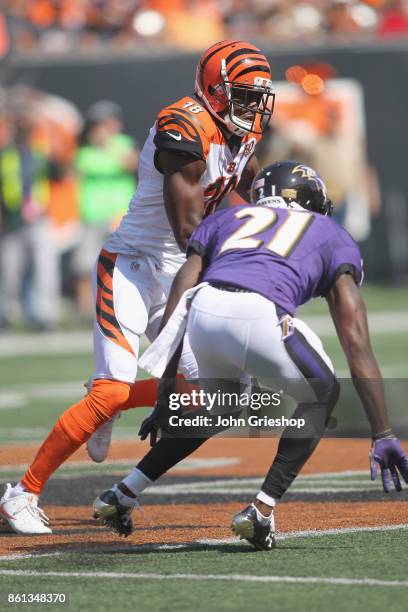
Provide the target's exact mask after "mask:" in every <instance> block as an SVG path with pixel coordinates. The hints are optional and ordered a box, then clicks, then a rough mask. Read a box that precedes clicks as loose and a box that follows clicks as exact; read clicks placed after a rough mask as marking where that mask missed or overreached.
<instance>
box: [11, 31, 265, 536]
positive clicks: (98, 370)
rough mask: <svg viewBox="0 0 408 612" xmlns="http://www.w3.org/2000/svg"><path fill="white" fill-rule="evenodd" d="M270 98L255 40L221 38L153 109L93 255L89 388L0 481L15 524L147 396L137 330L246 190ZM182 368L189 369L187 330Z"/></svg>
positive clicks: (152, 317)
mask: <svg viewBox="0 0 408 612" xmlns="http://www.w3.org/2000/svg"><path fill="white" fill-rule="evenodd" d="M273 105H274V93H273V91H272V83H271V74H270V67H269V63H268V61H267V59H266V57H265V56H264V55H263V53H262V52H261V51H260V50H259V49H258V48H257V47H255V46H254V45H252V44H249V43H246V42H242V41H228V40H226V41H222V42H219V43H217V44H215V45H213V46H212V47H211V48H210V49H208V50H207V51H206V52H205V53H204V55H203V56H202V58H201V59H200V61H199V63H198V66H197V73H196V81H195V88H194V94H193V95H191V96H186V97H183V98H181V99H180V100H178V101H177V102H175V103H174V104H170V105H169V106H167V107H165V108H164V109H163V110H162V111H161V112H160V113H159V115H158V118H157V120H156V122H155V124H154V126H153V127H152V128H151V129H150V132H149V135H148V137H147V140H146V142H145V145H144V147H143V150H142V152H141V155H140V162H139V184H138V189H137V192H136V193H135V195H134V197H133V199H132V201H131V203H130V206H129V210H128V213H127V214H126V215H125V216H124V218H123V220H122V222H121V224H120V225H119V227H118V229H117V230H116V231H115V233H114V234H113V235H112V236H111V237H110V238H109V239H108V240H107V242H106V243H105V245H104V247H103V249H102V251H101V253H100V255H99V257H98V260H97V262H96V266H95V272H94V289H95V300H96V308H95V310H96V316H95V321H94V354H95V372H94V375H93V383H92V387H91V388H90V390H89V393H88V395H87V396H86V397H85V398H83V399H82V400H81V401H79V402H78V403H77V404H74V405H73V406H71V407H70V408H68V410H66V411H65V412H64V413H63V414H62V415H61V416H60V417H59V419H58V421H57V423H56V425H55V426H54V428H53V429H52V431H51V432H50V434H49V435H48V437H47V438H46V440H45V441H44V443H43V445H42V446H41V448H40V449H39V451H38V453H37V455H36V457H35V459H34V461H33V463H32V464H31V466H30V467H29V469H28V470H27V472H26V473H25V474H24V476H23V477H22V479H21V480H20V482H19V483H17V485H16V486H14V487H11V485H8V486H7V489H6V492H5V494H4V495H3V498H2V499H1V500H0V513H2V515H3V518H4V519H5V520H6V521H7V522H8V523H9V525H10V526H11V528H12V529H13V530H14V531H15V532H17V533H26V534H37V533H50V532H51V530H50V528H49V527H48V524H47V519H46V517H45V515H44V514H43V513H42V511H41V510H40V509H39V508H38V504H37V502H38V495H40V494H41V491H42V489H43V487H44V485H45V483H46V482H47V480H48V478H49V477H50V476H51V474H52V473H53V472H54V471H55V470H56V469H57V468H58V467H59V466H60V465H61V464H62V463H63V462H64V461H65V460H66V459H67V458H68V457H70V456H71V455H72V454H73V453H74V452H75V451H76V450H77V449H78V448H79V447H80V446H81V445H82V444H83V443H84V442H86V441H87V440H88V439H89V438H90V436H91V435H92V434H93V433H94V432H96V436H97V437H96V440H95V441H96V445H94V446H93V447H89V450H91V449H92V448H93V455H94V458H95V459H97V460H103V458H104V456H106V453H107V449H108V443H107V440H109V439H110V429H111V424H112V421H111V420H112V419H113V418H114V417H115V416H116V415H117V414H118V413H119V412H120V411H121V410H127V409H129V408H132V407H135V406H136V405H146V402H145V401H144V402H143V403H140V402H141V400H140V397H138V396H140V395H141V393H140V391H141V388H142V387H141V383H140V382H138V383H136V382H135V380H136V375H137V364H138V353H139V342H140V336H141V335H142V334H143V333H145V334H146V335H147V336H148V338H149V339H150V340H152V339H154V338H155V337H156V335H157V333H158V327H159V324H160V320H161V318H162V315H163V312H164V308H165V305H166V301H167V296H168V294H169V291H170V286H171V283H172V279H173V277H174V275H175V274H176V272H177V270H178V269H179V267H180V266H181V265H182V264H183V262H184V260H185V249H186V246H187V241H188V239H189V237H190V235H191V234H192V232H193V231H194V229H195V227H196V226H197V225H198V223H199V222H200V221H201V219H202V218H203V217H204V216H206V215H208V214H210V213H211V212H212V211H214V210H215V209H216V207H217V205H218V204H219V202H221V200H222V199H223V198H224V196H225V195H226V194H227V193H229V192H230V191H232V190H236V191H237V192H238V193H239V194H240V195H241V196H242V197H243V198H244V199H245V200H247V201H249V195H250V194H249V191H250V187H251V183H252V180H253V178H254V176H255V175H256V174H257V172H258V170H259V166H258V163H257V160H256V157H255V156H254V149H255V146H256V144H257V142H258V141H259V140H260V139H261V137H262V133H263V131H264V130H265V128H266V127H267V125H268V123H269V120H270V117H271V115H272V112H273ZM180 370H181V372H182V373H183V374H184V376H185V378H187V379H195V378H197V375H198V371H197V364H196V361H195V359H194V356H193V354H192V352H191V350H190V348H189V345H188V341H185V342H184V350H183V355H182V357H181V360H180ZM142 382H143V381H142ZM153 384H154V383H153ZM109 421H110V422H109ZM108 422H109V423H108ZM106 423H108V425H106ZM101 426H105V428H106V429H107V431H105V432H103V433H102V436H101V432H97V430H98V428H100V427H101ZM98 442H99V446H100V444H101V443H102V445H103V446H104V448H102V452H100V450H101V449H100V448H98ZM91 452H92V450H91Z"/></svg>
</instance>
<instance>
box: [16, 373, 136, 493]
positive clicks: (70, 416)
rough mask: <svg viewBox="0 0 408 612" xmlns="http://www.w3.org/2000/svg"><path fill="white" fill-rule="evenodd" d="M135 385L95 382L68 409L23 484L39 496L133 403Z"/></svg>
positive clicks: (99, 380)
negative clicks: (95, 435) (69, 461)
mask: <svg viewBox="0 0 408 612" xmlns="http://www.w3.org/2000/svg"><path fill="white" fill-rule="evenodd" d="M130 389H131V386H130V385H129V384H127V383H123V382H118V381H115V380H102V379H98V380H95V381H94V383H93V387H92V390H91V392H90V393H89V394H88V395H87V396H86V397H84V398H83V399H82V400H81V401H80V402H78V403H77V404H74V405H73V406H71V407H70V408H68V410H66V411H65V412H64V413H63V414H62V415H61V416H60V417H59V419H58V421H57V423H56V424H55V427H54V428H53V429H52V430H51V432H50V433H49V435H48V437H47V438H46V439H45V440H44V442H43V444H42V446H41V447H40V449H39V451H38V452H37V455H36V456H35V459H34V461H33V463H32V464H31V466H30V467H29V468H28V470H27V472H26V473H25V474H24V476H23V478H22V479H21V483H22V485H23V486H24V487H25V488H26V489H27V490H28V491H31V493H35V494H36V495H39V494H40V493H41V491H42V490H43V488H44V485H45V483H46V482H47V480H48V479H49V477H50V476H51V474H53V473H54V472H55V470H57V469H58V468H59V466H60V465H61V464H62V463H64V461H66V460H67V459H68V457H70V456H71V455H72V454H73V453H74V452H75V451H76V450H77V449H78V448H79V447H80V446H81V445H82V444H83V443H84V442H86V440H88V438H89V437H90V436H91V435H92V434H93V432H94V431H96V430H97V429H98V427H100V426H101V425H102V423H105V422H106V421H107V420H109V419H110V418H111V417H113V415H114V414H116V413H117V412H118V411H119V410H121V409H122V407H123V406H124V405H126V403H127V402H128V401H129V394H130Z"/></svg>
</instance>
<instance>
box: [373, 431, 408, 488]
mask: <svg viewBox="0 0 408 612" xmlns="http://www.w3.org/2000/svg"><path fill="white" fill-rule="evenodd" d="M369 457H370V472H371V480H375V478H376V476H377V470H378V465H377V464H379V466H380V469H381V478H382V483H383V487H384V491H385V492H386V493H389V492H390V491H391V479H390V473H391V476H392V480H393V482H394V486H395V488H396V490H397V491H401V490H402V487H401V483H400V479H399V476H398V472H397V468H398V470H399V471H400V473H401V475H402V477H403V479H404V480H405V482H406V483H408V457H407V455H406V454H405V452H404V450H403V448H402V447H401V442H400V441H399V440H398V438H380V440H373V445H372V447H371V450H370V455H369Z"/></svg>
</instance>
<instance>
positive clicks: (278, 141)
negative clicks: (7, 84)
mask: <svg viewBox="0 0 408 612" xmlns="http://www.w3.org/2000/svg"><path fill="white" fill-rule="evenodd" d="M332 71H333V69H332V68H331V66H328V65H316V66H310V67H309V68H308V69H306V68H305V67H302V66H292V67H290V68H288V70H287V71H286V81H285V82H280V83H276V89H277V104H276V107H275V112H274V118H273V122H272V125H271V127H270V128H269V130H268V132H267V133H266V134H265V136H264V138H263V141H262V143H261V146H260V147H259V148H258V149H257V156H258V158H259V160H260V163H261V165H265V164H269V163H271V162H273V161H277V160H280V159H290V158H292V159H298V160H300V161H302V162H305V163H309V164H310V165H312V166H313V167H315V168H316V169H317V170H318V171H319V172H320V173H321V175H322V176H323V177H324V180H325V182H326V184H327V187H328V191H329V194H330V197H331V198H332V199H333V201H334V203H335V207H336V208H335V215H336V218H337V220H338V221H339V222H340V223H342V224H343V225H345V227H346V228H347V229H348V230H349V231H350V232H351V233H352V234H353V236H354V237H355V238H356V239H357V240H364V239H365V238H367V235H368V234H369V232H370V217H371V215H372V214H375V213H376V212H377V211H378V207H379V190H378V184H377V181H376V177H375V173H374V171H373V170H372V169H370V168H369V166H368V164H367V161H366V151H365V136H364V117H363V116H362V115H361V113H362V112H363V111H362V108H363V105H362V102H361V88H360V86H359V85H358V84H357V83H355V82H352V81H349V80H346V81H342V80H341V79H340V80H337V79H333V78H332V77H333V76H334V74H332ZM323 77H324V78H323ZM137 165H138V149H137V145H136V143H135V142H134V141H133V140H132V138H131V137H130V136H129V135H127V134H126V133H125V132H124V124H123V117H122V111H121V108H120V107H119V106H118V105H117V104H116V103H114V102H112V101H109V100H100V101H97V102H95V103H93V104H92V105H91V106H90V107H89V108H88V109H87V110H86V111H85V112H84V113H80V112H79V111H78V110H77V108H76V107H75V106H74V105H73V104H72V103H70V102H68V101H67V100H65V99H62V98H60V97H57V96H54V95H50V94H46V93H44V92H42V91H39V90H36V89H33V88H28V87H26V86H21V85H20V86H15V87H13V88H11V89H8V90H6V89H3V90H0V330H7V329H10V328H11V329H13V328H15V327H16V325H17V326H20V325H21V324H23V325H24V326H26V325H27V324H28V325H29V326H30V327H33V328H36V329H38V330H52V329H54V328H55V327H57V326H58V325H59V324H60V322H61V319H63V320H65V321H66V320H67V316H66V314H67V312H68V313H69V314H68V320H69V319H71V320H72V319H73V320H74V321H75V323H76V324H77V323H81V321H82V322H84V323H85V322H86V323H87V322H88V321H89V320H90V318H91V317H92V310H93V300H92V283H91V278H92V270H93V266H94V262H95V259H96V257H97V254H98V252H99V250H100V248H101V246H102V244H103V242H104V239H105V237H106V236H107V235H108V234H109V233H110V232H111V231H112V229H114V228H115V227H116V225H117V224H118V222H119V220H120V218H121V217H122V216H123V214H124V213H125V212H126V210H127V206H128V203H129V200H130V198H131V196H132V194H133V192H134V191H135V189H136V186H137ZM238 203H240V200H239V197H238V196H237V194H231V196H230V197H229V201H226V202H224V205H228V204H229V205H236V204H238ZM62 296H63V297H64V300H62V299H61V297H62ZM61 303H62V304H63V305H64V306H65V307H66V308H65V312H64V308H61Z"/></svg>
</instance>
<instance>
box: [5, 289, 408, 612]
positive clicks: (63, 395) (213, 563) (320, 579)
mask: <svg viewBox="0 0 408 612" xmlns="http://www.w3.org/2000/svg"><path fill="white" fill-rule="evenodd" d="M365 295H366V299H367V304H368V309H369V313H370V317H371V319H370V320H371V331H372V338H373V345H374V349H375V352H376V354H377V356H378V360H379V362H380V365H381V367H382V370H383V373H384V375H385V376H386V377H387V378H388V379H389V381H390V382H389V385H390V386H392V385H393V384H394V383H393V382H391V381H392V380H393V379H400V381H401V380H402V388H404V384H405V383H406V382H407V380H408V361H407V348H408V312H407V306H406V304H407V302H408V300H407V298H408V291H407V290H406V289H385V288H378V287H367V288H366V289H365ZM299 316H300V317H302V318H305V320H309V321H310V322H311V325H312V327H313V328H314V329H315V331H317V332H318V333H319V335H320V337H321V338H322V340H323V342H324V345H325V348H326V351H327V352H328V353H329V354H330V356H331V357H332V359H333V361H334V363H335V365H336V367H337V369H338V370H339V371H340V374H341V375H342V376H346V374H347V371H346V364H345V360H344V357H343V355H342V353H341V350H340V347H339V345H338V341H337V339H336V337H335V335H334V332H333V329H332V326H331V324H330V322H329V320H328V318H327V316H326V310H325V307H324V302H323V301H320V302H316V303H315V304H314V305H313V306H312V307H308V308H307V309H305V310H304V311H300V312H299ZM91 372H92V354H91V344H90V336H89V334H88V333H87V332H84V333H83V334H81V333H79V332H75V331H73V332H72V333H70V334H68V335H62V336H61V338H60V339H59V338H57V340H56V341H52V339H47V337H45V336H41V335H38V336H35V337H33V336H31V337H28V336H24V335H21V336H18V335H15V336H8V335H7V334H6V335H4V336H2V337H0V422H1V427H0V445H1V446H0V483H1V486H3V484H4V483H5V482H8V481H15V480H16V479H17V478H18V476H19V474H21V471H22V470H23V468H24V466H25V465H27V463H29V462H30V460H31V459H32V457H33V455H34V453H35V450H36V447H37V443H38V441H40V440H41V439H42V438H43V436H44V435H45V434H46V432H47V431H48V430H49V428H50V427H51V426H52V424H53V423H54V422H55V419H56V418H57V416H58V414H59V413H60V412H61V411H62V410H64V408H66V407H67V406H68V405H69V404H70V403H72V402H74V401H77V399H78V398H79V397H81V394H82V392H83V390H82V383H83V382H84V381H85V380H86V378H87V377H88V375H89V374H90V373H91ZM141 375H143V373H141ZM402 399H404V398H402ZM390 408H392V407H390ZM145 413H146V410H145V409H139V410H135V411H130V412H128V413H126V414H124V415H123V416H122V418H121V419H120V421H119V422H118V424H117V426H116V427H115V443H114V445H113V449H112V453H111V455H110V457H109V462H108V463H107V464H103V465H96V464H92V463H91V462H90V461H89V460H87V458H86V453H85V452H84V451H83V450H81V451H80V452H79V453H77V454H76V455H74V457H73V458H72V460H71V461H70V462H69V463H67V465H66V466H64V467H63V468H61V470H59V472H57V474H56V475H55V476H54V477H53V478H52V479H51V480H50V482H49V485H48V486H47V488H46V491H45V494H44V498H43V506H44V509H45V510H46V512H47V513H48V514H49V515H50V518H51V522H52V526H53V528H54V533H53V535H52V536H46V537H37V538H21V537H17V536H15V535H13V534H9V533H8V532H7V531H6V530H2V527H1V526H0V610H9V609H13V608H15V609H20V608H25V609H27V608H29V609H32V608H37V609H38V608H39V607H42V605H41V604H32V605H29V604H21V605H19V604H9V603H8V602H7V595H8V593H38V592H42V593H65V594H66V595H67V597H68V600H69V602H68V603H69V609H72V610H95V611H99V610H101V611H102V610H108V609H110V610H112V609H114V610H116V609H118V610H136V611H143V612H144V611H145V610H146V611H147V610H149V611H150V610H152V611H154V610H163V611H165V610H166V611H167V610H172V609H177V610H186V611H187V610H193V609H194V610H197V611H201V610H211V609H213V610H235V611H246V610H249V609H252V610H253V611H258V610H265V609H272V610H277V611H288V612H289V611H290V612H296V611H298V610H299V611H300V610H311V611H317V612H320V611H322V612H323V611H326V610H330V611H331V612H337V611H342V610H344V611H346V610H347V611H360V610H361V611H362V610H364V611H365V610H370V612H371V611H377V610H378V611H379V610H381V611H383V610H384V608H385V607H389V609H390V610H392V611H394V610H395V611H401V612H402V611H403V610H404V611H405V610H406V609H407V605H406V601H407V596H408V578H407V576H406V567H407V561H408V556H407V552H406V551H407V545H408V529H407V528H408V520H407V518H406V517H407V511H408V495H407V491H408V486H406V487H405V489H404V491H403V492H402V493H401V494H399V495H397V494H396V493H392V494H391V495H389V496H386V495H385V494H383V493H382V492H381V486H380V483H379V482H375V483H371V481H370V480H369V477H368V470H367V463H368V462H367V452H368V449H369V441H368V440H366V439H359V440H358V439H354V440H347V439H343V440H336V439H330V440H326V441H323V442H322V444H321V446H320V447H319V448H318V450H317V451H316V453H315V455H314V456H313V457H312V459H311V460H310V461H309V462H308V464H307V465H306V466H305V469H304V471H303V473H302V476H301V477H299V480H298V481H297V482H296V483H295V485H294V486H293V489H291V491H290V493H288V495H287V497H286V499H285V500H284V502H283V503H282V504H281V505H280V507H279V508H278V510H277V513H276V515H277V526H278V543H277V548H276V549H275V550H274V551H273V552H271V553H259V552H255V551H254V550H252V549H251V548H250V547H249V545H247V544H246V543H243V542H239V541H237V540H236V539H235V538H233V537H232V534H231V532H230V530H229V522H230V517H231V515H232V514H233V513H234V512H236V511H237V510H239V509H240V508H242V507H243V505H245V504H246V503H247V502H248V501H249V500H250V499H251V497H252V495H253V494H254V493H255V492H256V491H257V489H258V488H259V484H260V483H261V481H262V476H263V474H264V473H265V471H266V469H267V467H268V465H269V463H270V459H271V457H272V456H273V452H274V449H275V448H276V440H272V439H262V440H256V439H253V440H242V439H228V440H213V441H210V442H209V443H208V445H205V447H203V448H202V449H201V450H200V451H199V452H198V453H196V454H195V455H194V456H193V457H191V458H189V459H188V460H186V461H185V462H184V463H183V464H182V465H181V466H179V468H178V469H175V470H173V471H172V472H170V474H169V475H168V476H166V477H165V478H163V480H162V481H160V482H159V483H158V484H157V486H156V487H153V488H152V489H151V491H150V492H149V493H146V495H144V497H143V499H142V504H143V511H142V512H135V513H134V522H135V524H136V526H137V529H136V531H135V533H134V534H133V535H132V536H131V537H130V538H128V539H126V540H123V539H119V538H117V537H116V536H115V535H114V534H112V533H110V532H109V531H107V530H105V529H103V528H101V527H99V526H97V525H95V524H94V522H93V521H92V520H91V518H90V514H91V511H90V505H91V504H92V500H93V498H94V497H95V495H96V494H97V493H98V492H100V491H101V490H103V489H104V488H107V487H109V486H110V485H111V484H112V483H113V482H116V481H117V480H118V479H119V478H120V477H121V476H122V475H123V474H125V473H127V471H128V470H129V469H130V467H131V466H132V465H133V464H134V462H135V460H136V459H137V458H138V457H141V456H142V455H143V453H144V452H145V451H146V449H147V445H145V444H141V443H140V442H138V441H136V432H137V427H138V423H139V422H140V420H141V419H142V417H143V416H144V415H145ZM397 417H398V419H399V420H400V421H401V423H402V424H404V422H405V421H404V419H405V414H402V413H398V414H397ZM46 608H48V609H50V610H51V609H52V610H57V609H61V608H62V609H63V608H64V605H62V604H59V605H58V604H46Z"/></svg>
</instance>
